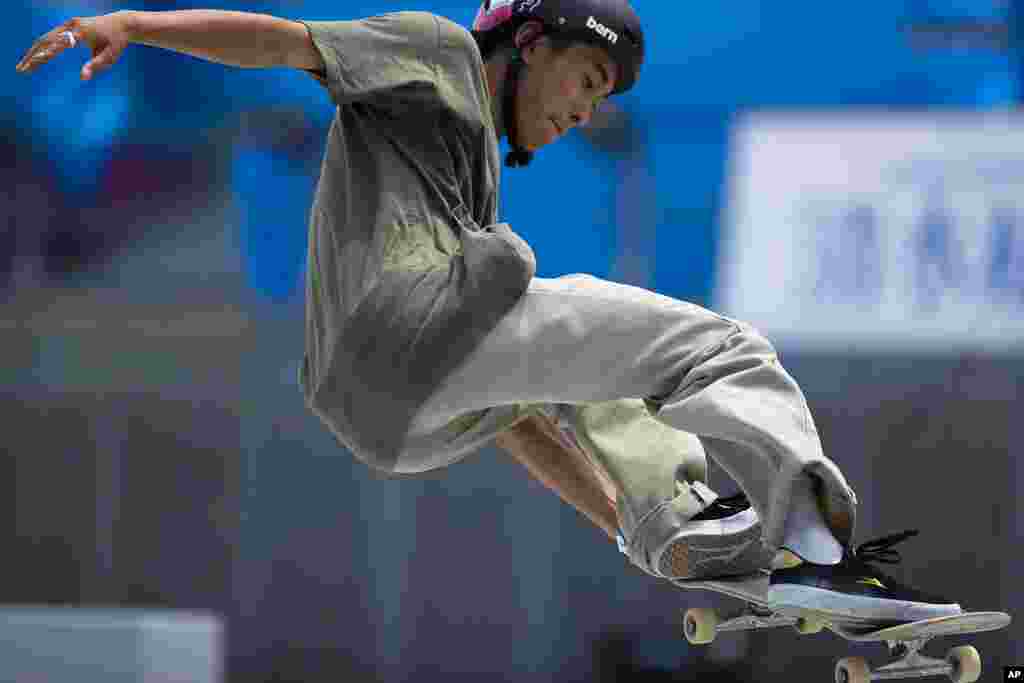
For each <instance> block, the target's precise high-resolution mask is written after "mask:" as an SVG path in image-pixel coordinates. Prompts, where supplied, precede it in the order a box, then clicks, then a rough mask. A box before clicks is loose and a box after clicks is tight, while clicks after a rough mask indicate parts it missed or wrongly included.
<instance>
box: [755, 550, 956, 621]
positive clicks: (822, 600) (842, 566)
mask: <svg viewBox="0 0 1024 683" xmlns="http://www.w3.org/2000/svg"><path fill="white" fill-rule="evenodd" d="M917 534H918V532H917V531H916V530H913V531H905V532H903V533H900V534H893V535H891V536H885V537H883V538H879V539H876V540H873V541H869V542H867V543H864V544H862V545H860V546H859V547H858V548H857V549H856V550H855V551H853V552H846V553H844V555H843V559H842V560H841V561H840V562H839V564H836V565H831V566H828V565H818V564H812V563H810V562H798V563H797V564H795V566H790V567H788V568H782V569H776V570H774V571H773V572H772V575H771V580H770V586H769V588H768V595H767V598H768V601H769V603H770V604H771V605H772V606H773V607H774V608H778V609H785V608H796V609H801V610H812V611H814V612H817V613H820V614H822V615H824V616H831V617H836V618H839V619H842V620H844V621H853V622H855V623H866V624H872V625H879V626H885V625H890V624H900V623H906V622H910V621H918V620H921V619H931V618H933V617H945V616H954V615H957V614H961V613H962V610H961V609H960V605H958V604H957V603H956V602H954V601H953V600H948V599H946V598H943V597H940V596H937V595H931V594H929V593H925V592H923V591H919V590H917V589H915V588H911V587H909V586H906V585H903V584H901V583H900V582H898V581H896V580H895V579H893V578H892V577H890V576H887V575H886V574H884V573H882V572H881V571H879V570H878V569H877V568H876V567H874V566H873V564H875V563H883V564H896V563H898V562H899V561H900V555H899V553H898V552H896V551H895V550H892V546H894V545H896V544H897V543H902V542H903V541H905V540H906V539H908V538H911V537H912V536H916V535H917ZM794 557H795V556H794Z"/></svg>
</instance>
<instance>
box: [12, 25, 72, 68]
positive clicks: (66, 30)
mask: <svg viewBox="0 0 1024 683" xmlns="http://www.w3.org/2000/svg"><path fill="white" fill-rule="evenodd" d="M81 42H82V37H81V35H78V34H77V33H76V32H75V31H74V30H73V29H72V28H70V27H68V26H61V27H59V28H56V29H54V30H53V31H50V32H49V33H47V34H46V35H45V36H43V37H42V38H40V39H39V40H37V41H36V42H35V43H34V44H33V45H32V47H31V48H29V50H28V52H27V53H25V56H24V57H22V59H21V61H20V62H18V66H17V67H16V69H17V71H18V73H26V72H32V71H35V70H36V69H37V68H39V67H40V66H41V65H43V64H45V63H46V62H48V61H50V60H51V59H53V58H54V57H56V56H57V55H59V54H60V53H62V52H64V50H67V49H68V48H69V47H73V46H75V45H78V44H79V43H81Z"/></svg>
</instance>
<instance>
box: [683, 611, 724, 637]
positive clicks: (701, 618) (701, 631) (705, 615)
mask: <svg viewBox="0 0 1024 683" xmlns="http://www.w3.org/2000/svg"><path fill="white" fill-rule="evenodd" d="M718 622H719V619H718V612H716V611H715V610H713V609H709V608H706V607H693V608H691V609H688V610H686V614H685V615H684V616H683V634H684V635H685V636H686V640H687V641H688V642H689V643H690V644H691V645H707V644H708V643H710V642H712V641H713V640H714V639H715V635H716V630H717V628H718Z"/></svg>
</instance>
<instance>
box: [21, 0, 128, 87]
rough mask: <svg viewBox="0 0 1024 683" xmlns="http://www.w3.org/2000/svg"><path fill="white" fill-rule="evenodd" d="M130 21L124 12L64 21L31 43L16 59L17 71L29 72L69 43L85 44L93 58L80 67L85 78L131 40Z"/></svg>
mask: <svg viewBox="0 0 1024 683" xmlns="http://www.w3.org/2000/svg"><path fill="white" fill-rule="evenodd" d="M129 23H130V22H129V13H127V12H114V13H113V14H104V15H103V16H99V17H88V18H85V19H80V18H75V19H71V20H69V21H66V22H64V23H63V24H61V25H60V26H58V27H57V28H55V29H53V30H52V31H50V32H49V33H47V34H45V35H44V36H42V37H41V38H39V40H37V41H36V42H35V44H34V45H32V47H31V48H30V49H29V51H28V52H26V53H25V56H24V57H22V59H21V61H20V62H18V66H17V70H18V73H31V72H33V71H35V70H36V69H37V68H38V67H39V66H40V65H42V64H45V63H46V62H48V61H50V60H51V59H53V58H54V57H56V56H57V55H59V54H61V53H62V52H64V51H65V50H67V49H68V48H70V47H77V46H79V45H88V46H89V48H90V49H91V50H92V59H91V60H89V61H88V62H87V63H86V64H85V66H83V67H82V80H83V81H87V80H89V79H90V78H92V77H93V75H94V74H96V73H97V72H98V71H102V70H104V69H107V68H109V67H110V66H112V65H113V64H114V62H116V61H117V60H118V59H119V58H120V57H121V54H122V53H123V52H124V49H125V48H126V47H128V43H130V42H131V38H130V27H129Z"/></svg>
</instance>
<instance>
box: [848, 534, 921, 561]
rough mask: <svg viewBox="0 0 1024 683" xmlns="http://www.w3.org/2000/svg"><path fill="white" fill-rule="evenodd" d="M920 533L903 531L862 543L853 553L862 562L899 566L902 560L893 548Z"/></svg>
mask: <svg viewBox="0 0 1024 683" xmlns="http://www.w3.org/2000/svg"><path fill="white" fill-rule="evenodd" d="M918 533H920V532H919V531H918V530H917V529H910V530H908V531H902V532H900V533H898V534H891V535H889V536H883V537H881V538H876V539H874V540H871V541H868V542H866V543H861V544H860V545H859V546H857V549H856V550H855V551H854V552H853V554H854V556H855V557H856V558H857V559H858V560H861V561H862V562H878V563H881V564H897V563H898V562H900V560H901V559H902V558H901V557H900V554H899V552H898V551H896V550H893V549H892V547H893V546H894V545H896V544H898V543H902V542H903V541H905V540H907V539H908V538H912V537H914V536H917V535H918Z"/></svg>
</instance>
